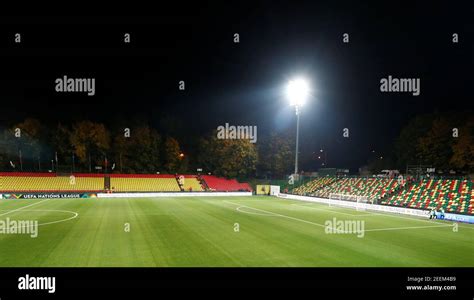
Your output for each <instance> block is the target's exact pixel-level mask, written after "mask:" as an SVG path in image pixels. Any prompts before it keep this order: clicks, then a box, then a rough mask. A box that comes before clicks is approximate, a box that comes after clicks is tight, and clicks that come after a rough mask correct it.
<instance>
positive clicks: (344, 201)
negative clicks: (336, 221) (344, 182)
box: [329, 194, 372, 210]
mask: <svg viewBox="0 0 474 300" xmlns="http://www.w3.org/2000/svg"><path fill="white" fill-rule="evenodd" d="M329 199H332V200H339V201H337V202H336V201H334V202H333V201H329V206H335V207H345V208H356V209H357V210H365V205H360V204H365V203H372V202H371V201H370V200H369V199H368V197H367V196H357V195H347V194H329Z"/></svg>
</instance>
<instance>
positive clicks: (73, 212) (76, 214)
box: [19, 209, 79, 228]
mask: <svg viewBox="0 0 474 300" xmlns="http://www.w3.org/2000/svg"><path fill="white" fill-rule="evenodd" d="M24 211H30V212H31V211H32V212H37V211H46V212H51V211H54V212H65V213H70V214H72V215H73V216H72V217H69V218H66V219H62V220H57V221H51V222H46V223H40V224H38V226H44V225H51V224H56V223H61V222H66V221H70V220H73V219H75V218H77V217H78V216H79V214H78V213H77V212H75V211H70V210H59V209H27V210H24ZM29 227H33V225H27V226H23V227H19V228H29Z"/></svg>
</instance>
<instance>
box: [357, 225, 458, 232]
mask: <svg viewBox="0 0 474 300" xmlns="http://www.w3.org/2000/svg"><path fill="white" fill-rule="evenodd" d="M433 227H453V225H449V224H445V225H432V226H411V227H394V228H376V229H366V230H365V231H390V230H404V229H422V228H433Z"/></svg>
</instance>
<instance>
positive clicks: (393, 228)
mask: <svg viewBox="0 0 474 300" xmlns="http://www.w3.org/2000/svg"><path fill="white" fill-rule="evenodd" d="M224 202H226V203H230V204H233V205H238V206H239V207H248V208H251V209H255V210H258V211H262V212H265V213H268V214H273V215H275V216H279V217H282V218H287V219H291V220H295V221H299V222H303V223H308V224H312V225H316V226H320V227H324V228H326V226H325V225H322V224H318V223H314V222H311V221H307V220H303V219H299V218H295V217H290V216H286V215H282V214H278V213H274V212H271V211H266V210H263V209H259V208H254V207H250V206H246V205H241V204H237V203H234V202H230V201H227V200H224ZM405 219H406V218H405ZM427 222H429V221H427ZM448 226H449V227H453V226H454V225H451V224H449V225H448V224H442V225H431V226H411V227H392V228H390V227H389V228H376V229H366V230H365V231H388V230H405V229H423V228H432V227H448Z"/></svg>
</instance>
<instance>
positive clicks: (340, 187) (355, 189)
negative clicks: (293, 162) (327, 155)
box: [293, 177, 399, 200]
mask: <svg viewBox="0 0 474 300" xmlns="http://www.w3.org/2000/svg"><path fill="white" fill-rule="evenodd" d="M398 185H399V184H398V181H397V180H395V179H387V178H373V177H369V178H363V177H360V178H335V177H322V178H317V179H315V180H313V181H311V182H309V183H307V184H305V185H303V186H300V187H298V188H296V189H294V191H293V192H294V193H296V194H300V195H303V194H306V195H311V196H317V197H323V198H329V195H330V194H343V195H355V196H363V197H364V196H365V197H367V198H368V199H370V200H379V199H382V198H383V197H385V195H387V194H390V193H393V192H394V191H396V190H397V188H398Z"/></svg>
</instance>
